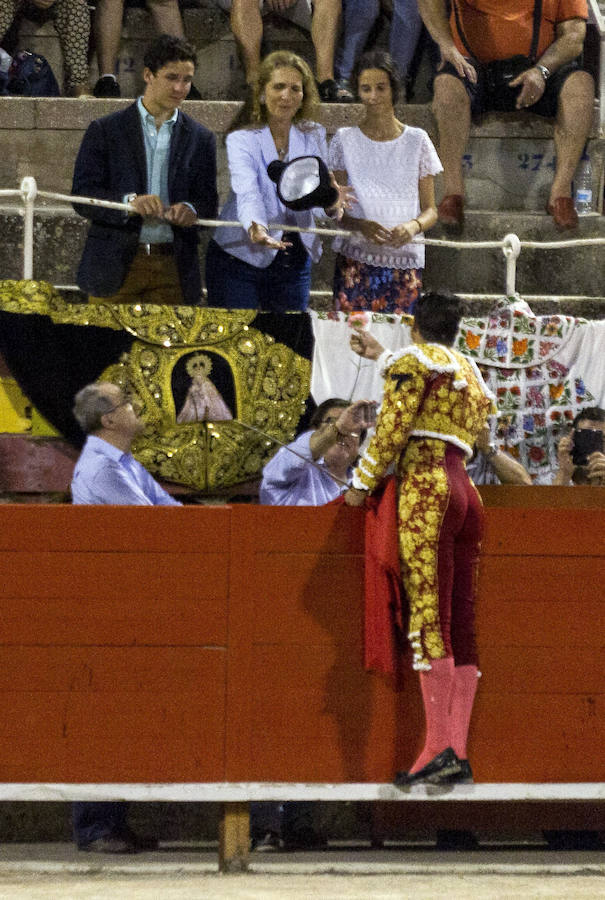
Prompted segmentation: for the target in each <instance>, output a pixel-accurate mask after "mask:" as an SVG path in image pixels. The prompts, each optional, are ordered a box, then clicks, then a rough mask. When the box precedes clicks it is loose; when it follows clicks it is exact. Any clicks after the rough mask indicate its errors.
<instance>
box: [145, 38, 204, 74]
mask: <svg viewBox="0 0 605 900" xmlns="http://www.w3.org/2000/svg"><path fill="white" fill-rule="evenodd" d="M172 62H192V63H193V65H195V63H196V53H195V47H193V45H192V44H190V43H189V42H188V41H186V40H185V39H184V38H180V37H175V36H174V35H173V34H160V35H159V37H157V38H156V39H155V41H153V42H152V43H151V44H149V46H148V47H147V48H146V50H145V55H144V57H143V65H144V66H145V68H147V69H150V70H151V71H152V72H153V74H154V75H155V74H156V72H157V71H158V70H159V69H161V68H162V67H163V66H167V65H168V63H172Z"/></svg>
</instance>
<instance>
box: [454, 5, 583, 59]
mask: <svg viewBox="0 0 605 900" xmlns="http://www.w3.org/2000/svg"><path fill="white" fill-rule="evenodd" d="M453 2H455V3H456V5H457V8H458V15H459V17H460V20H461V22H462V29H463V31H464V34H465V37H466V42H467V44H468V45H469V47H470V48H471V50H472V51H473V55H474V57H475V58H476V59H478V60H479V61H480V62H489V61H490V60H493V59H506V58H507V57H509V56H515V55H516V54H523V55H524V56H528V55H529V51H530V46H531V36H532V23H533V13H534V2H533V0H453ZM587 18H588V8H587V4H586V0H542V23H541V26H540V38H539V41H538V57H540V56H541V55H542V53H544V51H545V50H546V48H547V47H550V45H551V44H552V43H553V41H554V40H555V37H556V26H557V24H558V23H559V22H564V21H565V20H566V19H587ZM450 24H451V29H452V34H453V36H454V40H455V42H456V46H457V48H458V50H460V52H461V53H463V54H464V55H465V56H468V51H467V50H466V49H465V47H464V44H463V43H462V41H461V40H460V36H459V34H458V30H457V28H456V19H455V17H454V11H453V9H452V15H451V19H450Z"/></svg>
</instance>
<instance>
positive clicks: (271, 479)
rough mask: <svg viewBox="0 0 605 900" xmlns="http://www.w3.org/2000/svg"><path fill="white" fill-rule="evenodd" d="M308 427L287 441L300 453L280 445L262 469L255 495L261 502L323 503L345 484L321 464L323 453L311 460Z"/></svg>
mask: <svg viewBox="0 0 605 900" xmlns="http://www.w3.org/2000/svg"><path fill="white" fill-rule="evenodd" d="M312 434H313V432H312V431H305V432H304V434H301V435H299V436H298V437H297V438H296V440H295V441H292V443H291V444H289V445H288V446H289V447H292V449H293V450H296V452H297V453H299V454H300V456H302V457H304V458H303V459H301V458H300V457H299V456H295V455H294V453H290V451H289V450H288V448H287V447H280V448H279V450H278V451H277V453H276V454H275V456H274V457H273V459H270V460H269V462H268V463H267V465H266V466H265V468H264V469H263V480H262V483H261V486H260V494H259V499H260V502H261V503H263V504H264V505H265V506H323V505H324V504H325V503H329V502H330V501H331V500H335V499H336V497H338V496H339V495H340V494H342V493H343V492H344V491H345V490H346V487H345V486H344V485H341V484H339V483H338V482H337V481H334V479H333V478H332V476H331V475H330V473H329V472H328V469H327V468H326V467H325V464H324V461H323V457H322V458H320V459H318V460H315V462H316V463H317V465H319V466H320V468H319V469H318V468H316V467H315V466H313V465H310V462H312V461H313V454H312V453H311V445H310V443H309V442H310V439H311V435H312Z"/></svg>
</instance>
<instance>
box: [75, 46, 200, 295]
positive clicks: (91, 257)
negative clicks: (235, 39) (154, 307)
mask: <svg viewBox="0 0 605 900" xmlns="http://www.w3.org/2000/svg"><path fill="white" fill-rule="evenodd" d="M144 66H145V67H144V69H143V79H144V82H145V92H144V94H143V96H142V97H139V99H138V100H137V101H136V103H133V104H132V105H131V106H129V107H128V108H127V109H125V110H121V111H120V112H116V113H112V114H111V115H109V116H104V117H103V118H102V119H95V120H94V121H93V122H91V124H90V125H89V127H88V129H87V131H86V134H85V135H84V138H83V140H82V144H81V146H80V150H79V152H78V156H77V159H76V165H75V170H74V178H73V186H72V193H73V194H75V195H76V196H80V197H82V196H86V197H97V198H100V199H103V200H114V201H118V202H124V203H129V204H130V207H131V210H132V212H131V214H127V213H124V212H122V211H120V210H113V209H104V208H103V207H98V206H89V205H84V204H80V205H78V204H75V209H76V211H77V212H78V213H80V215H83V216H86V217H87V218H89V219H90V220H91V226H90V230H89V233H88V238H87V240H86V245H85V247H84V252H83V254H82V259H81V261H80V266H79V270H78V285H79V287H80V288H81V289H82V290H83V291H85V292H86V293H87V294H89V300H90V301H91V302H105V303H138V302H147V303H168V304H183V303H184V304H190V305H194V304H197V303H199V301H200V295H201V278H200V266H199V260H198V252H197V245H198V241H199V234H198V228H197V227H196V226H195V224H194V223H195V221H196V219H198V218H214V217H215V216H216V213H217V204H218V196H217V189H216V141H215V137H214V135H213V134H212V132H211V131H209V130H208V129H207V128H205V127H204V126H203V125H200V124H199V123H198V122H196V121H194V120H193V119H192V118H190V117H189V116H188V115H186V114H185V113H183V112H181V111H180V110H179V107H180V105H181V103H182V102H183V100H185V99H186V98H187V95H188V93H189V90H190V88H191V83H192V79H193V74H194V71H195V50H194V48H193V47H192V46H191V45H190V44H188V43H187V42H186V41H185V40H183V39H182V38H177V37H173V36H171V35H166V34H164V35H160V36H159V37H158V38H157V39H156V40H155V41H154V42H153V43H152V44H151V45H150V46H149V47H148V48H147V51H146V52H145V56H144Z"/></svg>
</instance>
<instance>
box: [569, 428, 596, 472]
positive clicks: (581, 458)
mask: <svg viewBox="0 0 605 900" xmlns="http://www.w3.org/2000/svg"><path fill="white" fill-rule="evenodd" d="M602 452H603V432H602V431H599V430H597V429H592V428H578V429H576V431H574V433H573V450H572V453H571V459H572V462H573V464H574V466H587V465H588V457H589V456H590V454H591V453H602Z"/></svg>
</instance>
